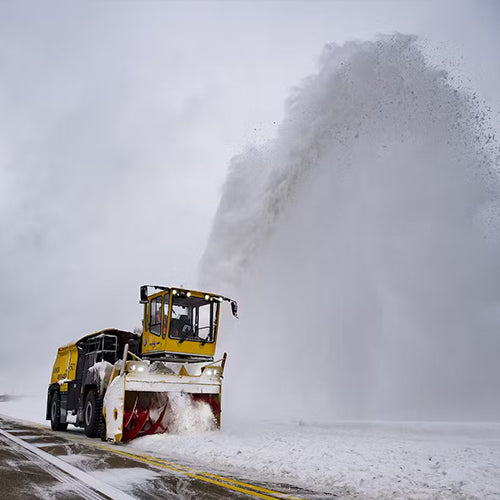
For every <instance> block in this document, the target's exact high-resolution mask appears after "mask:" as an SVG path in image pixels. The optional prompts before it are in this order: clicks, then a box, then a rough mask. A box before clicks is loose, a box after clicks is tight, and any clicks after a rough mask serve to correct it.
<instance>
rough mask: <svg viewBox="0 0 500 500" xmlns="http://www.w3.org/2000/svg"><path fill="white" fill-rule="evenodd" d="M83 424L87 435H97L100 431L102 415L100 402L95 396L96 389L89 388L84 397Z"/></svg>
mask: <svg viewBox="0 0 500 500" xmlns="http://www.w3.org/2000/svg"><path fill="white" fill-rule="evenodd" d="M83 424H84V427H85V434H86V435H87V436H88V437H92V438H93V437H97V436H99V435H100V434H101V433H102V428H103V425H104V418H103V416H102V402H101V401H100V400H99V398H98V397H97V394H96V391H95V390H94V389H90V391H89V392H88V393H87V397H86V398H85V405H84V407H83Z"/></svg>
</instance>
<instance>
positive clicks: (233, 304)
mask: <svg viewBox="0 0 500 500" xmlns="http://www.w3.org/2000/svg"><path fill="white" fill-rule="evenodd" d="M231 312H232V313H233V316H234V317H235V318H237V317H238V303H237V302H236V301H235V300H232V301H231Z"/></svg>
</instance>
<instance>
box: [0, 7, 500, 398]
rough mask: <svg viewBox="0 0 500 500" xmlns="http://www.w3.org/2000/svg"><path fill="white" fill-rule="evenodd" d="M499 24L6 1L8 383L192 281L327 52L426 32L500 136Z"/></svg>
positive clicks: (475, 10)
mask: <svg viewBox="0 0 500 500" xmlns="http://www.w3.org/2000/svg"><path fill="white" fill-rule="evenodd" d="M499 22H500V4H499V3H498V2H495V1H489V2H488V1H483V2H478V1H474V2H472V1H471V2H458V1H452V2H434V1H432V2H431V1H421V2H410V1H392V2H391V1H384V2H377V1H373V2H369V1H358V2H354V1H353V2H340V1H339V2H336V1H330V2H319V1H318V2H314V1H306V2H300V1H294V2H286V1H279V2H265V1H261V2H236V1H235V2H230V1H223V2H167V1H165V2H163V1H123V2H119V1H101V2H98V1H94V2H90V1H87V2H83V1H80V2H71V3H70V2H65V1H60V2H55V1H44V2H38V1H31V2H29V1H20V0H15V1H8V0H4V1H2V2H0V228H1V238H0V334H1V338H2V341H3V349H2V350H1V351H0V366H1V367H2V368H0V370H3V371H0V391H1V390H2V389H3V390H13V389H15V390H20V389H19V388H20V387H23V386H24V383H25V382H24V381H18V382H16V381H14V378H18V377H21V378H23V376H22V373H26V371H27V370H26V369H25V368H23V369H22V370H19V366H20V365H19V360H20V359H23V360H24V361H30V362H33V361H31V360H36V365H37V367H38V368H37V369H39V371H40V375H39V376H37V384H39V385H41V386H43V385H45V384H46V383H47V382H48V379H49V375H50V367H51V364H52V362H53V359H54V356H55V352H56V348H57V346H58V345H60V344H61V343H66V342H68V341H70V340H72V339H76V338H78V337H79V336H80V335H82V334H84V333H88V332H89V331H93V330H99V329H102V328H106V327H110V326H116V327H121V328H129V329H130V328H133V327H134V326H138V325H140V317H141V310H140V307H139V304H138V288H139V285H140V284H142V283H158V284H165V285H169V284H174V285H176V284H177V285H179V284H184V285H185V286H187V287H189V286H195V285H196V280H197V266H198V261H199V258H200V256H201V254H202V253H203V251H204V249H205V245H206V242H207V237H208V234H209V232H210V227H211V222H212V220H213V216H214V214H215V210H216V208H217V204H218V201H219V197H220V193H221V188H222V184H223V182H224V179H225V175H226V170H227V166H228V162H229V160H230V159H231V158H232V157H233V156H234V155H237V154H239V153H242V152H244V151H245V150H246V149H247V148H248V147H249V146H251V145H253V144H256V143H257V144H262V143H265V142H266V141H268V140H269V139H270V138H272V137H273V135H274V133H275V131H276V129H277V125H278V124H279V122H280V120H281V118H282V111H283V105H284V102H285V100H286V99H287V96H288V95H289V93H290V90H291V89H292V88H293V87H294V85H297V84H299V83H300V82H301V80H302V79H303V78H305V77H307V76H308V75H310V74H311V73H314V72H315V71H316V68H317V61H318V57H319V55H320V54H321V50H322V48H323V46H324V45H325V44H326V43H330V42H336V43H343V42H345V41H347V40H351V39H360V40H364V39H373V38H374V37H375V35H376V34H377V33H391V32H395V31H399V32H403V33H413V34H417V35H420V36H421V37H422V42H421V43H422V44H423V46H424V47H425V52H426V54H427V56H428V57H429V59H430V60H432V61H434V62H435V63H436V64H440V65H444V66H445V67H446V68H448V70H450V71H451V72H452V73H453V74H454V75H456V77H457V78H458V79H460V80H461V81H463V82H464V83H465V84H466V85H467V86H469V87H470V88H471V89H473V90H474V91H477V92H478V95H479V97H480V99H483V100H485V101H486V102H487V103H488V105H489V106H490V107H491V109H492V111H491V116H490V119H491V121H492V123H493V124H494V126H496V127H498V124H499V123H500V120H499V114H498V113H499V111H500V91H499V90H498V89H500V65H499V63H498V49H499V48H500V43H499V42H500V36H499V32H498V25H499ZM14 369H15V370H16V371H15V372H12V371H11V372H9V371H8V370H14ZM13 373H15V376H14V375H13ZM24 378H26V377H24ZM37 390H38V389H37Z"/></svg>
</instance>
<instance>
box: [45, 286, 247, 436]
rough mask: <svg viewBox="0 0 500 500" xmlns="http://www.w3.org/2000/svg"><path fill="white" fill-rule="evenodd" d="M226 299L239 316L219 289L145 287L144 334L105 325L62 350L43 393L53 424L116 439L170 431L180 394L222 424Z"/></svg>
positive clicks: (142, 293) (217, 423)
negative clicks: (221, 341)
mask: <svg viewBox="0 0 500 500" xmlns="http://www.w3.org/2000/svg"><path fill="white" fill-rule="evenodd" d="M150 289H153V292H152V293H151V294H149V290H150ZM225 301H227V302H229V303H230V304H231V309H232V313H233V315H234V316H236V317H237V309H238V306H237V303H236V302H235V301H234V300H231V299H228V298H226V297H222V296H220V295H217V294H212V293H206V292H199V291H195V290H186V289H183V288H167V287H161V286H151V285H144V286H142V287H141V300H140V302H141V303H142V304H144V317H143V331H142V334H141V335H138V334H135V333H132V332H126V331H122V330H115V329H107V330H102V331H99V332H95V333H92V334H90V335H86V336H84V337H82V338H81V339H80V340H78V341H77V342H75V343H72V344H69V345H66V346H63V347H61V348H59V350H58V353H57V357H56V361H55V363H54V368H53V371H52V379H51V383H50V386H49V389H48V396H47V413H46V417H47V420H50V421H51V427H52V429H54V430H64V429H66V427H67V425H68V423H72V424H74V425H76V426H79V427H84V429H85V433H86V434H87V436H90V437H96V436H98V435H100V436H101V438H102V439H108V440H112V441H114V442H116V443H118V442H120V441H128V440H130V439H133V438H135V437H137V436H143V435H146V434H155V433H160V432H168V431H169V430H171V427H172V426H173V424H174V417H175V416H176V415H174V413H175V411H174V410H175V409H174V405H175V404H176V401H178V399H179V398H184V399H187V400H188V402H189V404H190V405H191V406H192V407H199V406H200V405H204V406H205V408H208V409H209V411H210V417H211V420H212V421H213V425H214V426H217V427H220V415H221V381H222V374H223V371H224V364H225V362H226V354H224V356H223V357H222V358H221V359H218V360H214V355H215V347H216V341H217V335H218V327H219V319H220V309H221V304H222V303H223V302H225Z"/></svg>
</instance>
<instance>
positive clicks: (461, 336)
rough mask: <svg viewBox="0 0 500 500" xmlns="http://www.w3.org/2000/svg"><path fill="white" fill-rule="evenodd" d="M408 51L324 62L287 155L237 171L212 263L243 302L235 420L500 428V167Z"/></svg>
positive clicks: (335, 53)
mask: <svg viewBox="0 0 500 500" xmlns="http://www.w3.org/2000/svg"><path fill="white" fill-rule="evenodd" d="M486 122H487V117H486V113H485V111H484V110H483V108H482V105H481V104H480V103H478V101H477V99H476V97H475V96H474V95H472V94H471V93H470V92H468V91H466V90H463V89H461V88H460V86H457V85H456V84H454V83H453V82H452V81H451V79H450V78H449V76H448V75H447V73H446V72H444V71H442V70H440V69H438V68H435V67H432V66H431V65H430V64H429V63H428V62H426V60H425V58H424V56H423V54H422V52H421V51H420V49H419V47H418V43H417V40H416V39H415V38H414V37H411V36H403V35H396V36H391V37H381V38H380V39H378V40H377V41H375V42H373V43H372V42H369V43H368V42H367V43H357V42H351V43H347V44H345V45H344V46H342V47H339V46H336V45H328V46H326V47H325V49H324V51H323V54H322V57H321V60H320V68H319V71H318V73H317V74H316V75H313V76H311V77H309V78H307V79H305V80H304V81H303V82H302V83H301V85H300V86H299V87H298V88H297V89H296V90H295V91H294V92H293V94H292V95H291V96H290V97H289V99H288V101H287V103H286V113H285V119H284V121H283V123H282V124H281V126H280V128H279V131H278V135H277V138H276V139H275V140H273V141H270V142H269V143H268V144H267V145H266V147H265V148H253V149H251V150H248V151H246V152H244V153H242V154H241V155H240V156H238V157H236V158H234V159H233V160H232V162H231V165H230V169H229V173H228V176H227V180H226V183H225V186H224V190H223V195H222V199H221V202H220V206H219V209H218V212H217V216H216V219H215V222H214V225H213V229H212V234H211V237H210V240H209V242H208V246H207V249H206V252H205V255H204V258H203V260H202V263H201V270H202V273H203V274H202V281H203V286H205V287H209V288H214V289H220V290H223V291H224V292H226V293H228V294H231V296H233V295H234V296H235V297H236V298H237V299H238V300H239V302H240V305H241V312H240V315H241V318H242V319H241V320H240V323H239V324H238V325H237V327H235V331H234V332H229V333H228V334H227V335H225V338H224V339H221V340H222V341H223V342H224V341H225V342H226V347H227V350H228V351H229V353H230V355H229V358H228V365H227V372H226V379H225V384H226V385H225V406H226V408H230V409H233V410H234V411H238V412H239V413H242V412H243V413H248V412H255V413H259V414H260V415H263V416H266V417H269V416H273V415H274V416H281V417H282V416H284V415H289V416H291V417H292V418H302V417H305V418H314V419H320V418H411V419H418V418H426V419H433V418H446V419H498V418H500V400H499V399H498V397H496V398H493V397H492V395H493V394H498V381H499V380H500V364H499V363H498V360H497V357H498V353H499V352H500V259H499V257H498V256H499V255H500V253H499V250H500V248H499V241H500V240H499V233H500V232H499V223H498V221H499V220H500V199H499V193H500V191H499V184H498V172H497V171H496V170H495V168H496V162H497V160H498V149H497V146H496V143H495V139H494V134H493V133H492V132H491V130H489V129H488V126H487V123H486Z"/></svg>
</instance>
